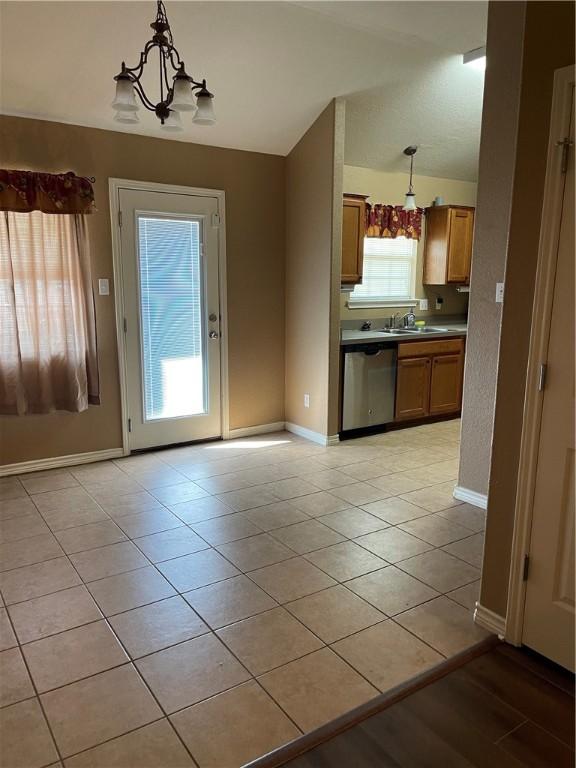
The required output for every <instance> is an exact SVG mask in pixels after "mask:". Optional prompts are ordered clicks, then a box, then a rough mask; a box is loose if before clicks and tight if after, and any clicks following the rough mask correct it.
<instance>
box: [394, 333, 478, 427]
mask: <svg viewBox="0 0 576 768" xmlns="http://www.w3.org/2000/svg"><path fill="white" fill-rule="evenodd" d="M463 369H464V341H463V339H446V340H438V341H414V342H407V343H402V344H399V345H398V369H397V373H396V412H395V420H396V421H410V420H413V419H424V418H426V417H427V416H441V415H442V414H450V413H458V412H459V411H460V408H461V405H462V373H463Z"/></svg>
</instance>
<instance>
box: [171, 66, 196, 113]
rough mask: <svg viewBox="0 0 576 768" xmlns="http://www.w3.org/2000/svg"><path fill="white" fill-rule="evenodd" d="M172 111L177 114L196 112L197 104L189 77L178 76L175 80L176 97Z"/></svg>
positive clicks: (173, 100)
mask: <svg viewBox="0 0 576 768" xmlns="http://www.w3.org/2000/svg"><path fill="white" fill-rule="evenodd" d="M170 109H174V110H176V111H177V112H195V111H196V103H195V102H194V94H193V93H192V87H191V85H190V80H189V79H188V77H186V76H184V77H181V76H179V75H176V77H175V78H174V97H173V99H172V103H171V104H170Z"/></svg>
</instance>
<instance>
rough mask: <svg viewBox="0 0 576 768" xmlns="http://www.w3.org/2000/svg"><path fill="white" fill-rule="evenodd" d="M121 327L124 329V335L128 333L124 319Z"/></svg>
mask: <svg viewBox="0 0 576 768" xmlns="http://www.w3.org/2000/svg"><path fill="white" fill-rule="evenodd" d="M122 327H123V328H124V333H126V332H127V331H128V323H127V321H126V318H124V321H123V323H122Z"/></svg>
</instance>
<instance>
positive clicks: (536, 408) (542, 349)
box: [505, 66, 575, 645]
mask: <svg viewBox="0 0 576 768" xmlns="http://www.w3.org/2000/svg"><path fill="white" fill-rule="evenodd" d="M574 72H575V70H574V66H569V67H563V68H562V69H557V70H556V72H555V74H554V91H553V95H552V112H551V118H550V134H549V139H548V155H547V160H546V179H545V184H544V200H543V205H542V224H541V229H540V240H539V246H538V266H537V270H536V282H535V287H534V302H533V306H532V325H531V329H530V347H529V351H528V371H527V376H526V396H525V399H524V413H523V428H522V437H521V442H520V463H519V468H518V480H517V486H516V504H515V510H514V532H513V536H512V552H511V560H510V574H509V580H508V605H507V610H506V633H505V639H506V640H507V641H508V642H510V643H512V644H513V645H521V643H522V633H523V629H524V604H525V598H526V582H525V580H524V558H525V556H526V555H527V554H528V553H529V550H530V535H531V529H532V514H533V504H534V491H535V486H536V471H537V465H538V449H539V443H540V423H541V417H542V401H543V392H542V391H540V390H539V389H538V380H539V375H540V365H541V363H544V362H545V361H546V352H547V349H548V338H549V335H550V322H551V313H552V302H553V297H554V278H555V274H556V260H557V252H558V242H559V237H560V223H561V210H562V200H563V197H564V186H565V179H566V177H565V175H564V174H563V173H562V171H561V150H560V148H559V147H558V146H557V145H556V142H557V141H559V140H560V139H563V138H564V134H565V131H566V125H568V124H569V121H570V110H571V106H572V88H573V86H574ZM571 151H574V147H572V148H571Z"/></svg>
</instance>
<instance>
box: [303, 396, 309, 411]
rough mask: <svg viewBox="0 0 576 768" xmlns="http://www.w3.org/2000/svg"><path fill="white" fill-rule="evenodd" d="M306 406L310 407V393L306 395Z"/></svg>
mask: <svg viewBox="0 0 576 768" xmlns="http://www.w3.org/2000/svg"><path fill="white" fill-rule="evenodd" d="M304 408H310V395H308V394H306V395H304Z"/></svg>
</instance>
